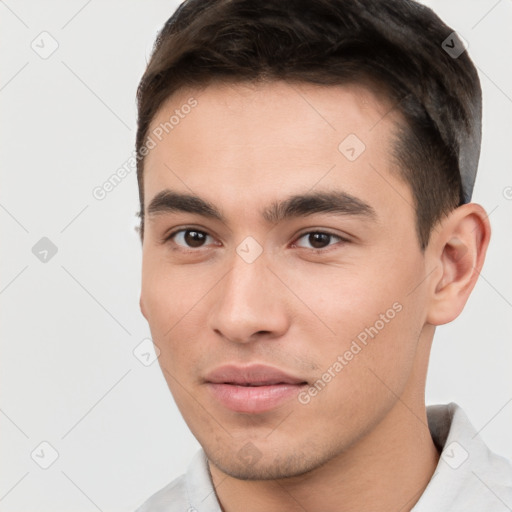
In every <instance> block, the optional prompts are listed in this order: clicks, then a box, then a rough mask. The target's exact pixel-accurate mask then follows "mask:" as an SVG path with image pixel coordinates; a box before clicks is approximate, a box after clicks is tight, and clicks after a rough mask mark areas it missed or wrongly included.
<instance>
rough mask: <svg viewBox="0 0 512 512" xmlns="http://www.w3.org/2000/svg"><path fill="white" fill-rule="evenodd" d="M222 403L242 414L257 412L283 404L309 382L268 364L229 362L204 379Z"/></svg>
mask: <svg viewBox="0 0 512 512" xmlns="http://www.w3.org/2000/svg"><path fill="white" fill-rule="evenodd" d="M204 383H205V384H206V386H207V388H208V390H209V391H210V393H211V395H212V396H213V398H214V399H215V401H216V402H217V403H218V404H220V405H221V406H223V407H225V408H227V409H230V410H232V411H235V412H239V413H246V414H257V413H262V412H267V411H270V410H272V409H275V408H277V407H278V406H280V405H283V404H284V403H285V402H286V401H289V400H290V399H292V398H294V397H296V396H297V394H298V393H299V392H300V391H301V389H302V388H303V387H304V386H307V385H308V382H307V381H306V380H304V379H302V378H299V377H295V376H293V375H291V374H288V373H287V372H284V371H283V370H280V369H278V368H274V367H271V366H266V365H259V364H258V365H256V364H253V365H250V366H236V365H225V366H221V367H218V368H216V369H215V370H213V371H212V372H210V373H209V374H208V375H207V376H206V377H205V380H204Z"/></svg>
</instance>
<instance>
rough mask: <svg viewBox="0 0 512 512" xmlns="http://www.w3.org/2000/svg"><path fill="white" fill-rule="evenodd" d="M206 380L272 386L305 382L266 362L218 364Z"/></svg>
mask: <svg viewBox="0 0 512 512" xmlns="http://www.w3.org/2000/svg"><path fill="white" fill-rule="evenodd" d="M205 381H206V382H209V383H214V384H234V385H239V386H244V385H245V386H248V385H253V386H271V385H275V384H305V383H306V381H305V380H304V379H300V378H298V377H294V376H293V375H290V374H288V373H286V372H284V371H282V370H280V369H279V368H274V367H272V366H267V365H264V364H252V365H249V366H237V365H234V364H227V365H223V366H218V367H217V368H215V369H214V370H212V371H211V372H209V373H208V374H207V375H206V376H205Z"/></svg>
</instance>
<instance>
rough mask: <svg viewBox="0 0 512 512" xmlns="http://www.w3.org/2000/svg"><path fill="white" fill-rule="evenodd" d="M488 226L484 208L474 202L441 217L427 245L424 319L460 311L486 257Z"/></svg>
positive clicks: (435, 320) (440, 320)
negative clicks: (428, 277)
mask: <svg viewBox="0 0 512 512" xmlns="http://www.w3.org/2000/svg"><path fill="white" fill-rule="evenodd" d="M490 237H491V226H490V223H489V219H488V215H487V213H486V212H485V210H484V209H483V208H482V207H481V206H480V205H479V204H476V203H469V204H464V205H462V206H460V207H458V208H456V209H455V210H454V211H453V212H451V213H450V214H449V215H448V216H447V217H445V218H444V219H442V221H440V222H439V223H438V224H437V226H436V230H434V231H433V232H432V238H431V240H430V242H429V244H428V247H427V248H426V252H427V253H428V254H427V255H426V257H427V258H428V265H429V268H435V269H436V271H434V272H432V278H431V280H430V282H429V294H430V300H429V308H428V312H427V319H426V320H427V322H429V323H430V324H433V325H442V324H446V323H448V322H451V321H452V320H454V319H455V318H457V317H458V316H459V314H460V313H461V311H462V310H463V308H464V306H465V304H466V302H467V300H468V298H469V295H470V294H471V291H472V290H473V288H474V286H475V283H476V280H477V279H478V276H479V275H480V271H481V270H482V266H483V264H484V260H485V253H486V251H487V246H488V245H489V240H490Z"/></svg>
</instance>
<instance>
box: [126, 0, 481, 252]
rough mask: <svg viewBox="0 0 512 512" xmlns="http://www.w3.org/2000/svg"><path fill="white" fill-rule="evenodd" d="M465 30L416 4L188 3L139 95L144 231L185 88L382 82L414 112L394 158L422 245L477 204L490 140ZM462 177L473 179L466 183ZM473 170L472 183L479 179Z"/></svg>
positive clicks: (371, 0) (172, 22)
mask: <svg viewBox="0 0 512 512" xmlns="http://www.w3.org/2000/svg"><path fill="white" fill-rule="evenodd" d="M449 37H452V41H454V42H453V43H452V44H455V43H457V45H461V44H462V43H461V41H460V39H458V38H457V36H456V34H455V33H454V32H453V30H452V29H450V28H449V27H448V26H447V25H445V24H444V23H443V22H442V21H441V20H440V19H439V18H438V16H437V15H436V14H435V13H434V12H433V11H432V10H430V9H428V8H427V7H424V6H422V5H420V4H418V3H416V2H415V1H412V0H286V1H283V0H185V2H183V3H182V4H181V5H180V7H179V8H178V9H177V10H176V12H175V13H174V15H173V16H172V17H171V18H169V20H168V21H167V22H166V23H165V25H164V27H163V28H162V30H161V31H160V33H159V34H158V36H157V39H156V42H155V44H154V47H153V52H152V55H151V59H150V61H149V63H148V66H147V69H146V71H145V73H144V75H143V77H142V79H141V81H140V84H139V87H138V90H137V100H138V113H139V117H138V129H137V138H136V150H137V155H138V157H137V179H138V186H139V198H140V208H141V210H140V217H141V226H140V234H141V237H143V235H144V187H143V169H144V158H143V155H141V153H140V150H141V149H142V148H143V146H144V142H145V139H146V137H147V132H148V129H149V125H150V123H151V121H152V119H153V118H154V117H155V115H156V113H157V111H158V110H159V108H160V107H161V106H162V104H163V103H164V102H165V101H166V100H167V99H168V98H169V97H170V96H171V95H172V94H173V93H175V92H176V91H177V90H178V89H181V88H185V87H192V88H193V87H199V88H202V87H205V86H208V85H209V84H212V83H214V82H219V81H227V82H243V81H246V82H248V81H250V82H257V81H259V80H287V81H290V82H291V81H293V82H308V83H314V84H323V85H338V84H344V83H348V82H361V83H363V82H365V83H367V82H368V81H370V82H372V83H375V82H376V83H378V84H380V86H381V87H382V90H383V91H385V92H386V94H387V96H388V97H389V98H390V100H391V101H392V102H393V104H394V105H396V108H397V109H398V110H399V112H400V113H401V114H402V115H403V118H404V119H405V123H403V126H401V127H400V129H399V130H398V132H397V134H396V135H397V136H396V142H395V144H394V147H393V151H392V156H393V157H394V158H395V159H396V162H397V163H398V167H399V170H400V174H401V176H402V177H403V179H405V180H406V181H407V182H408V183H409V184H410V186H411V189H412V193H413V197H414V201H415V205H414V207H415V210H416V218H417V222H416V226H417V233H418V238H419V242H420V246H421V248H422V249H424V248H425V247H426V246H427V244H428V241H429V238H430V233H431V231H432V228H433V226H434V225H435V223H436V222H437V221H438V220H439V219H440V218H441V217H442V216H443V215H445V214H447V213H449V212H450V211H451V210H453V209H454V208H456V207H457V206H460V205H461V204H463V203H466V202H469V201H470V198H471V192H472V188H473V183H474V178H475V174H476V167H477V164H478V158H479V154H480V139H481V89H480V82H479V79H478V74H477V72H476V69H475V67H474V65H473V63H472V62H471V60H470V58H469V56H468V55H467V53H466V52H464V51H463V52H462V53H461V54H460V55H458V56H456V57H454V56H453V55H450V54H449V52H447V51H445V49H443V47H442V43H443V41H445V40H446V39H447V38H449ZM461 176H462V178H461ZM468 176H469V178H468Z"/></svg>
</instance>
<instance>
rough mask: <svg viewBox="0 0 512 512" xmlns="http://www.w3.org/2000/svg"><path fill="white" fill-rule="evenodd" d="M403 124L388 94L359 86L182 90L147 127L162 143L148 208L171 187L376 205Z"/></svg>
mask: <svg viewBox="0 0 512 512" xmlns="http://www.w3.org/2000/svg"><path fill="white" fill-rule="evenodd" d="M191 104H195V106H194V107H193V108H189V107H188V106H187V105H191ZM172 116H174V119H172V120H171V117H172ZM178 118H179V120H178ZM170 121H171V122H170ZM400 121H401V119H400V115H399V113H398V112H397V111H396V110H394V109H393V105H392V104H391V102H390V101H389V100H387V98H386V97H385V95H384V94H379V92H378V91H376V90H375V89H372V88H369V87H367V86H363V85H360V84H347V85H343V86H318V85H313V84H304V83H300V84H297V83H296V84H293V83H289V82H279V81H278V82H268V83H263V84H247V83H240V84H233V83H232V84H213V85H210V86H208V87H206V88H204V89H195V90H194V89H190V90H180V91H179V92H178V93H176V94H175V95H173V96H172V97H171V98H169V99H168V100H167V101H166V102H165V103H164V104H163V105H162V107H161V108H160V110H159V111H158V112H157V115H156V116H155V118H154V119H153V121H152V123H151V125H150V128H149V130H148V135H149V136H150V137H153V138H154V139H155V143H156V145H155V147H154V148H153V149H152V150H151V151H150V152H149V154H148V155H147V156H146V159H145V171H144V173H145V175H144V188H145V198H146V201H145V202H146V205H147V203H148V201H149V200H150V199H151V198H152V197H153V196H154V195H156V194H157V193H158V192H160V191H161V190H162V189H164V188H174V189H178V190H182V191H184V190H187V191H188V192H190V191H193V192H195V193H198V194H199V193H201V195H202V196H206V197H207V198H208V199H210V200H212V202H214V203H215V202H219V203H221V204H222V203H233V201H235V200H236V199H238V200H239V201H240V202H243V203H244V204H245V206H249V205H250V204H253V203H255V202H257V201H258V198H263V197H269V196H274V197H276V196H277V195H279V192H282V193H283V194H285V193H286V194H289V193H299V192H304V190H305V189H311V188H313V187H315V186H318V187H321V188H324V189H325V188H330V187H336V188H338V189H339V188H342V189H343V190H344V191H346V192H348V193H350V194H352V195H355V196H359V197H361V195H363V196H366V197H363V200H365V202H368V203H371V199H372V195H375V194H377V195H378V194H381V195H382V190H383V185H384V184H385V183H384V181H383V179H384V180H396V176H395V177H393V176H392V175H396V174H397V173H396V172H393V168H394V162H393V160H392V158H391V144H392V140H393V134H394V130H395V125H396V123H398V122H400ZM155 130H156V131H157V132H158V133H159V134H160V135H159V136H160V139H161V140H158V137H155V135H154V134H155ZM394 185H395V187H399V188H400V187H401V186H402V187H403V185H404V184H403V183H402V184H400V183H398V184H394ZM403 193H405V194H406V195H407V193H408V191H407V190H404V191H403ZM215 199H217V201H216V200H215ZM411 202H412V200H411Z"/></svg>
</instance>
